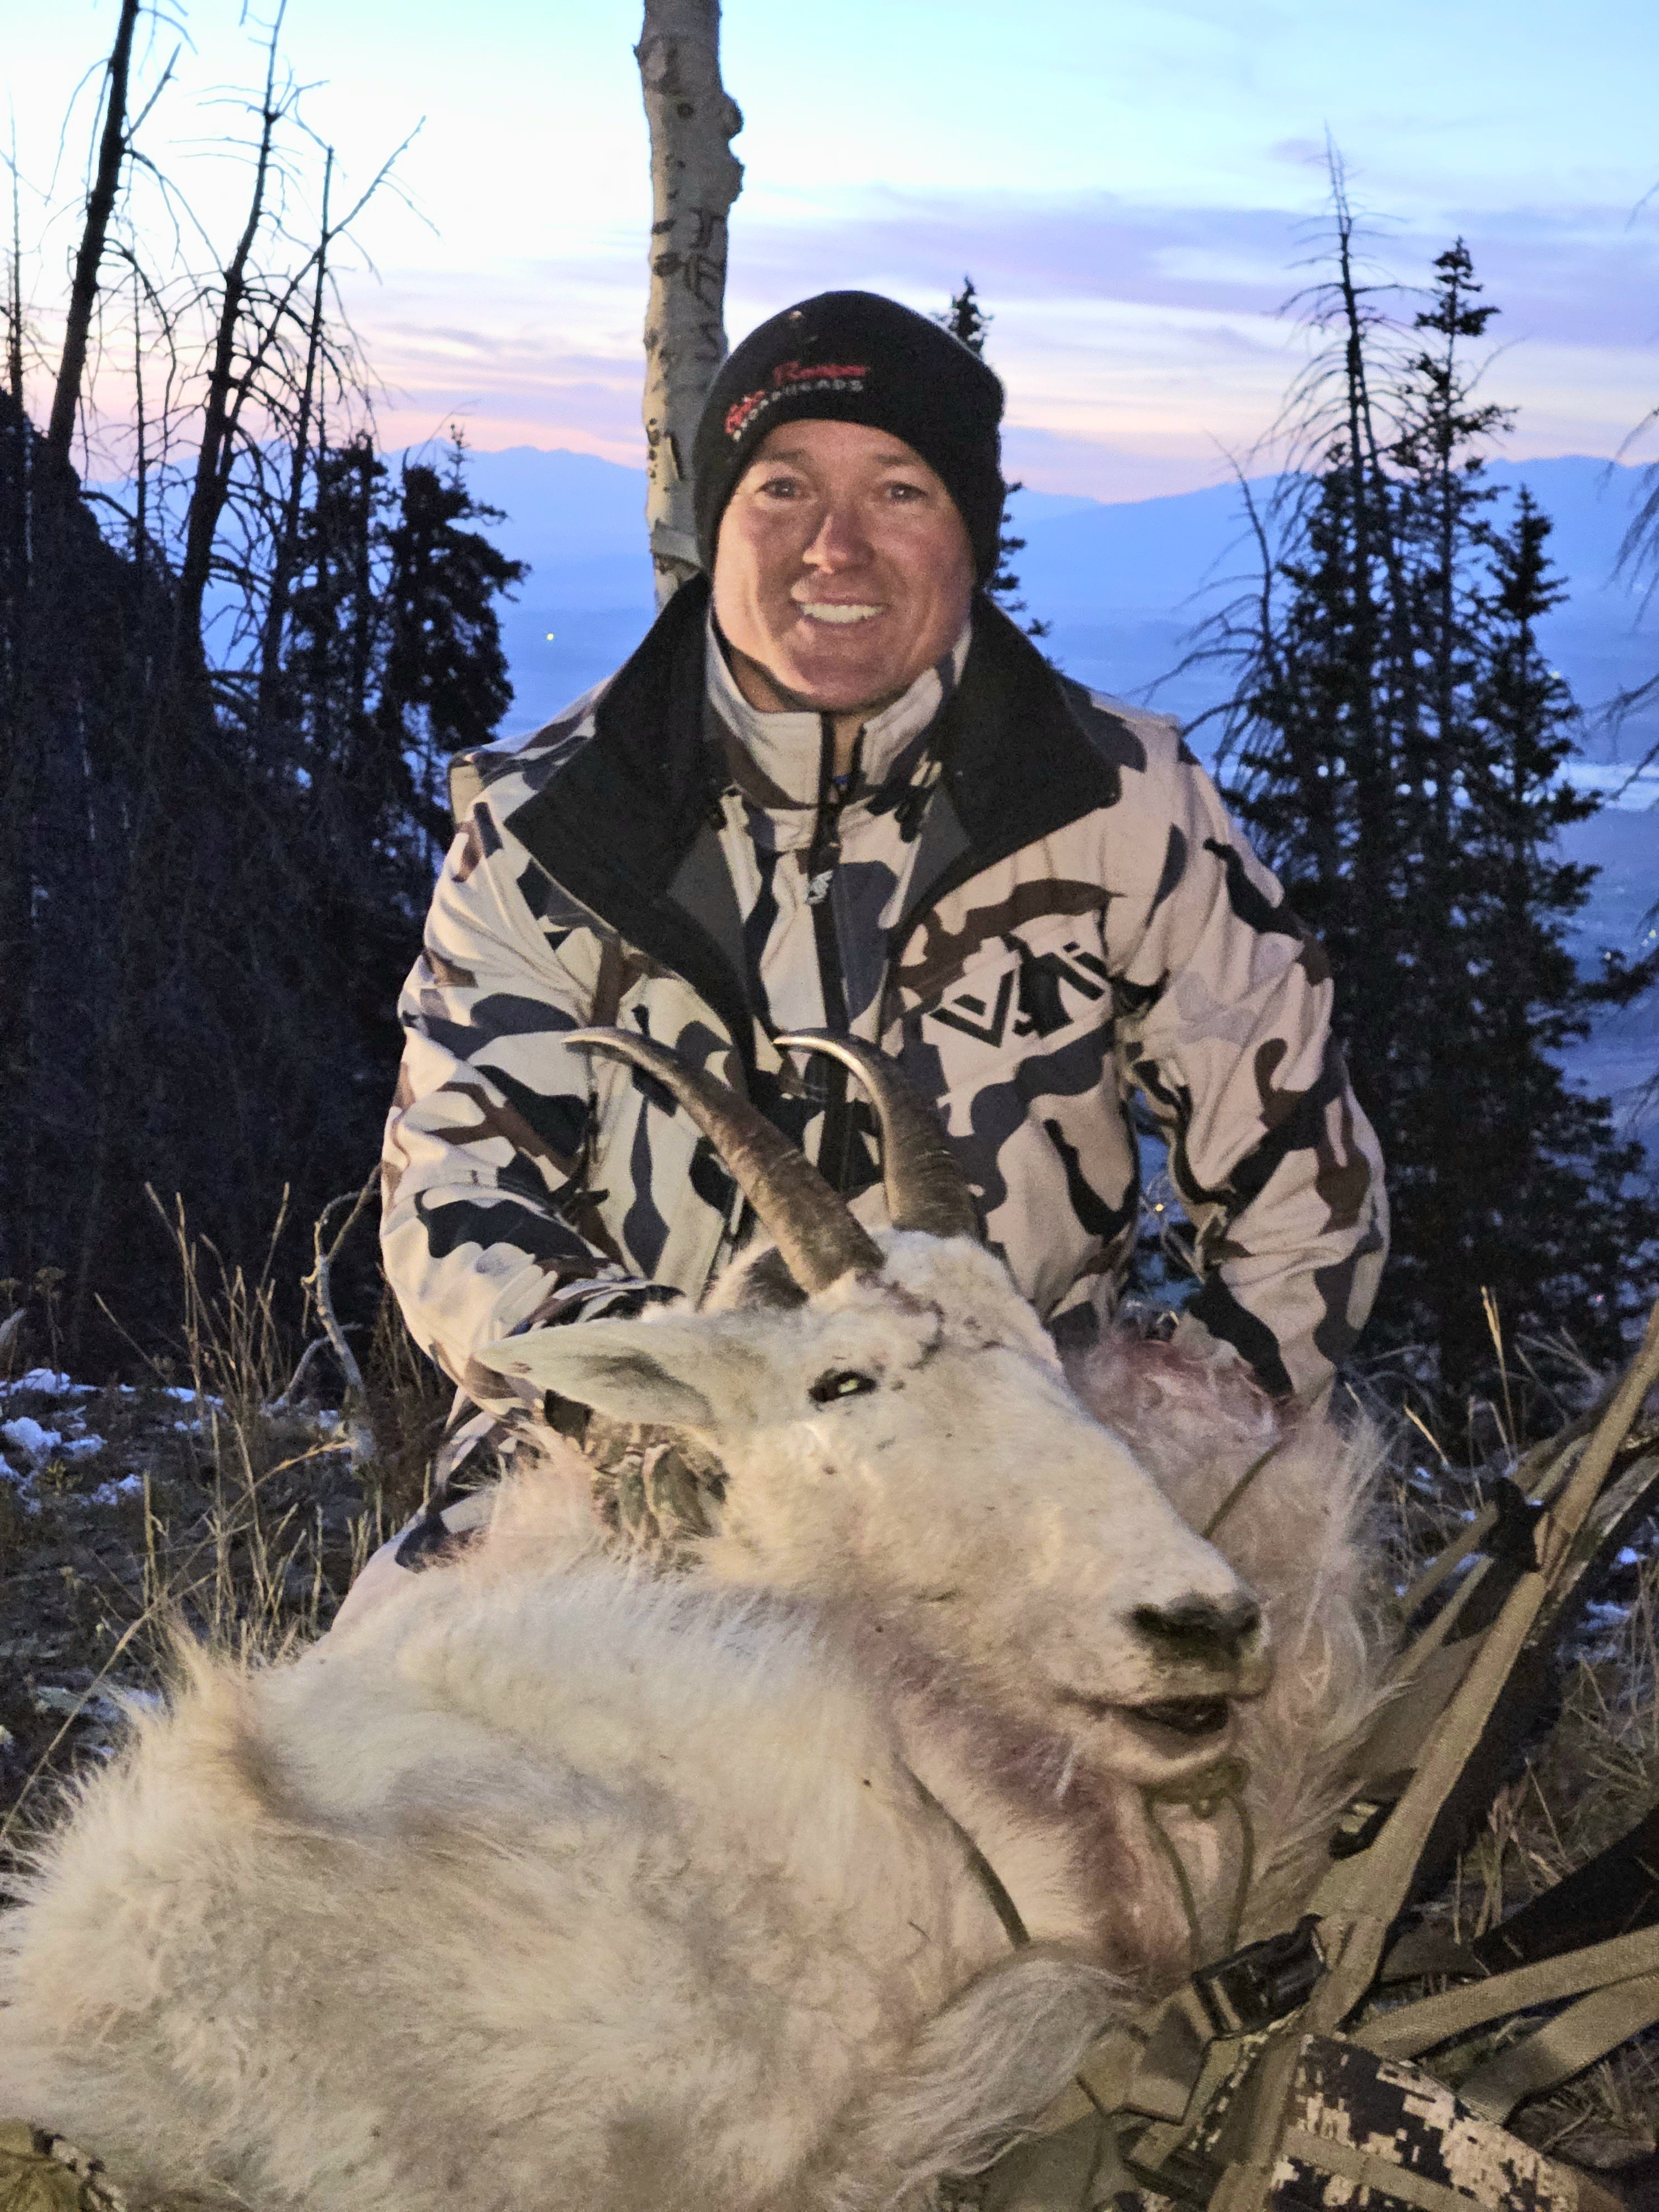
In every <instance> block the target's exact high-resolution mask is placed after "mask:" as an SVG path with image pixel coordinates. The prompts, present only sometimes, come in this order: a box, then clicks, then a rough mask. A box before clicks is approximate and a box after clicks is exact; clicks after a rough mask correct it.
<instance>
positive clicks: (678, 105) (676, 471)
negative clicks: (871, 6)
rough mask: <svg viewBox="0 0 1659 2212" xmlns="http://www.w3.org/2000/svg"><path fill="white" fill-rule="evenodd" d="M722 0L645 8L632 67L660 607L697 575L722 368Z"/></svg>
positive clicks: (727, 116) (735, 127) (737, 123)
mask: <svg viewBox="0 0 1659 2212" xmlns="http://www.w3.org/2000/svg"><path fill="white" fill-rule="evenodd" d="M634 58H635V60H636V61H637V62H638V63H639V65H640V84H641V90H642V91H643V93H644V95H645V112H646V119H647V122H648V124H649V125H650V128H651V201H652V207H651V296H650V301H649V303H648V305H647V308H646V315H645V408H644V413H645V437H646V446H647V456H648V458H647V491H646V501H645V513H646V520H647V525H648V526H649V528H650V532H651V557H652V561H653V565H654V567H655V568H656V572H657V605H659V607H660V606H663V605H665V604H666V603H667V601H668V600H669V599H671V597H672V595H673V593H674V592H676V591H677V590H678V587H679V586H680V585H682V584H683V583H684V581H685V580H686V579H687V577H689V576H692V575H695V574H696V571H697V565H698V563H697V547H696V520H695V517H694V515H693V513H692V504H691V441H692V438H693V436H694V435H695V434H696V427H697V417H698V416H699V415H700V414H701V413H702V403H703V400H704V398H706V397H707V395H708V387H709V386H710V385H711V384H712V383H713V382H714V374H715V372H716V370H717V369H718V368H720V363H721V362H723V361H724V360H725V359H726V323H725V301H726V216H727V213H728V211H729V210H730V209H731V205H732V201H733V200H734V199H736V197H738V192H739V191H740V190H741V189H742V186H743V164H742V163H741V162H740V161H738V160H737V158H736V157H735V156H734V155H733V154H732V149H731V147H730V145H729V143H727V142H728V141H729V140H730V139H732V137H735V136H736V134H737V133H738V131H741V130H742V128H743V117H742V115H741V114H740V113H739V112H738V106H737V103H736V102H735V101H734V100H731V99H730V98H728V96H727V94H726V88H725V87H724V86H723V85H722V84H721V82H720V0H645V26H644V28H643V30H642V31H641V33H640V43H639V45H638V46H635V49H634Z"/></svg>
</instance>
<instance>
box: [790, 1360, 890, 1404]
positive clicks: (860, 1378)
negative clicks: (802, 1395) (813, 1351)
mask: <svg viewBox="0 0 1659 2212" xmlns="http://www.w3.org/2000/svg"><path fill="white" fill-rule="evenodd" d="M875 1387H876V1378H875V1376H873V1375H860V1372H859V1370H858V1369H857V1368H856V1367H832V1368H831V1369H830V1370H829V1373H828V1374H827V1375H820V1376H819V1377H818V1379H817V1382H816V1383H813V1384H812V1386H811V1389H809V1390H808V1392H807V1394H806V1395H807V1396H808V1397H809V1398H810V1399H811V1401H812V1403H813V1404H814V1405H815V1406H828V1405H829V1404H831V1403H832V1402H833V1401H834V1400H836V1399H837V1398H861V1397H862V1396H863V1395H864V1394H865V1392H866V1390H873V1389H875Z"/></svg>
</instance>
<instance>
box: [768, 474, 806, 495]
mask: <svg viewBox="0 0 1659 2212" xmlns="http://www.w3.org/2000/svg"><path fill="white" fill-rule="evenodd" d="M761 489H762V491H763V492H764V493H765V495H766V496H767V497H768V498H769V499H793V498H794V496H795V495H796V493H797V492H799V489H800V486H799V484H798V483H796V482H795V479H794V478H793V477H768V479H767V481H766V482H765V483H763V485H762V486H761Z"/></svg>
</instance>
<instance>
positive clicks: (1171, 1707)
mask: <svg viewBox="0 0 1659 2212" xmlns="http://www.w3.org/2000/svg"><path fill="white" fill-rule="evenodd" d="M1117 1710H1118V1711H1119V1712H1121V1714H1122V1715H1123V1717H1125V1719H1127V1720H1131V1721H1139V1722H1142V1723H1147V1724H1149V1725H1150V1726H1152V1727H1153V1728H1160V1729H1173V1730H1174V1732H1175V1734H1176V1735H1183V1736H1194V1737H1196V1736H1206V1735H1220V1734H1221V1731H1222V1730H1223V1729H1225V1727H1226V1725H1227V1723H1228V1722H1229V1721H1230V1720H1231V1718H1232V1717H1233V1708H1232V1702H1231V1699H1227V1698H1158V1699H1154V1700H1153V1701H1152V1704H1151V1705H1120V1706H1119V1707H1118V1709H1117Z"/></svg>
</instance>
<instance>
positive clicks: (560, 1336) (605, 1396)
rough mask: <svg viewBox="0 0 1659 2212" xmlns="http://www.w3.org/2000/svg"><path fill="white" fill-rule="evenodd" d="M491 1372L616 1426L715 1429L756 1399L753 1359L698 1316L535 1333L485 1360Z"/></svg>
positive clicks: (484, 1355) (570, 1325) (572, 1325)
mask: <svg viewBox="0 0 1659 2212" xmlns="http://www.w3.org/2000/svg"><path fill="white" fill-rule="evenodd" d="M478 1357H479V1358H480V1359H481V1360H482V1361H483V1364H484V1365H485V1366H486V1367H494V1368H495V1369H496V1370H498V1371H499V1372H500V1373H501V1374H503V1375H515V1376H522V1377H523V1378H524V1379H525V1380H526V1382H529V1383H533V1384H534V1385H535V1386H536V1388H537V1389H540V1390H556V1391H557V1393H558V1395H560V1397H562V1398H571V1399H574V1401H575V1402H576V1403H577V1404H578V1405H579V1406H591V1407H592V1408H593V1409H594V1411H595V1412H596V1413H608V1414H610V1415H611V1419H613V1420H619V1421H661V1422H665V1423H666V1424H668V1425H670V1426H671V1427H674V1428H688V1429H708V1428H713V1427H714V1426H715V1425H717V1424H718V1421H719V1418H720V1413H719V1412H717V1410H716V1408H717V1407H719V1408H720V1411H722V1412H728V1413H729V1411H730V1410H731V1401H732V1399H733V1398H734V1397H735V1398H736V1399H737V1400H738V1402H739V1403H742V1402H744V1401H746V1400H747V1398H748V1396H749V1393H748V1391H747V1390H746V1389H744V1384H745V1383H747V1382H748V1381H749V1380H750V1377H751V1376H752V1374H753V1372H754V1367H755V1361H754V1356H753V1354H752V1353H751V1352H749V1351H748V1350H747V1349H746V1348H744V1346H740V1345H738V1343H736V1342H735V1341H734V1340H732V1336H731V1335H730V1334H728V1333H727V1332H726V1331H725V1330H722V1329H721V1328H720V1327H719V1326H718V1324H716V1325H714V1326H711V1325H710V1323H709V1322H707V1321H703V1320H699V1319H698V1318H697V1317H696V1316H694V1315H686V1316H679V1315H669V1314H665V1315H664V1316H663V1317H662V1318H661V1319H660V1320H653V1321H651V1322H645V1323H641V1322H637V1321H578V1322H565V1323H564V1324H563V1325H562V1327H558V1328H536V1329H528V1330H526V1333H525V1334H524V1335H522V1336H509V1337H507V1338H506V1339H505V1340H503V1341H502V1342H501V1343H500V1344H492V1345H491V1346H489V1349H488V1350H487V1351H484V1352H480V1353H479V1354H478Z"/></svg>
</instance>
